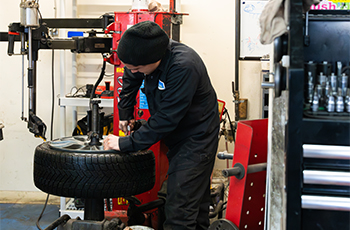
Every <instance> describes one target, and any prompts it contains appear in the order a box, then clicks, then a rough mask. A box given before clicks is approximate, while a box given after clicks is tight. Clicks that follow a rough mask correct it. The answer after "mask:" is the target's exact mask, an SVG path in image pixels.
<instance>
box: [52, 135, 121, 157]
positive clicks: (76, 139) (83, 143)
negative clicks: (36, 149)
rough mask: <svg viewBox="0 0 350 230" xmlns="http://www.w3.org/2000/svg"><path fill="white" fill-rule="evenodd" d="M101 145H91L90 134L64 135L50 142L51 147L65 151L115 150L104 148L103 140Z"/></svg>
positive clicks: (92, 151) (98, 151)
mask: <svg viewBox="0 0 350 230" xmlns="http://www.w3.org/2000/svg"><path fill="white" fill-rule="evenodd" d="M100 143H101V145H90V139H89V137H88V136H86V135H83V136H72V137H62V138H59V139H56V140H53V141H51V142H50V143H49V146H50V148H52V149H55V150H60V151H65V152H80V153H101V152H115V151H114V150H104V149H103V145H102V142H101V141H100Z"/></svg>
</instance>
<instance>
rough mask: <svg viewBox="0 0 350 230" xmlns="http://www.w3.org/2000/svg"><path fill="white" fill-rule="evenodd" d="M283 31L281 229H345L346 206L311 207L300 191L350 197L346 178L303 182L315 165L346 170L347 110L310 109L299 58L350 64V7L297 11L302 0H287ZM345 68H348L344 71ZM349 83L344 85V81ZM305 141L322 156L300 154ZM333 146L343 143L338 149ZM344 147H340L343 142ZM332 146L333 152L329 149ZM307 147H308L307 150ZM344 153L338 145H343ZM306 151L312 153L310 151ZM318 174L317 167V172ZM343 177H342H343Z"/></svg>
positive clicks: (349, 167) (349, 223)
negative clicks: (283, 200)
mask: <svg viewBox="0 0 350 230" xmlns="http://www.w3.org/2000/svg"><path fill="white" fill-rule="evenodd" d="M289 4H290V15H289V31H288V35H287V36H286V40H287V43H286V44H287V46H286V51H285V53H287V55H288V56H289V67H288V68H286V73H287V74H286V76H287V79H286V85H285V88H286V89H287V90H288V92H289V96H288V106H289V107H288V124H287V125H286V132H285V141H286V146H285V148H286V149H285V151H286V171H285V172H286V188H285V190H286V194H287V196H286V229H288V230H296V229H337V230H342V229H350V212H349V211H348V209H347V208H346V207H345V210H344V208H343V209H342V208H340V209H339V208H336V207H335V208H332V205H329V208H314V207H311V208H310V207H309V206H308V205H304V203H305V202H304V201H305V200H304V198H305V197H316V198H320V199H318V200H319V202H316V204H317V203H320V204H321V203H322V199H321V198H326V199H328V198H329V199H331V200H332V199H333V198H334V199H336V200H340V201H342V199H343V200H344V201H345V202H340V205H342V204H346V202H347V201H348V199H350V186H349V184H348V183H346V182H345V183H333V182H332V181H330V182H329V183H314V184H313V183H306V182H305V181H306V179H305V175H306V174H307V173H308V172H310V171H311V172H312V171H317V172H323V173H326V174H324V175H327V176H328V175H329V174H332V173H335V178H336V179H339V177H337V175H343V176H344V175H345V176H346V175H349V174H347V173H349V172H350V160H349V156H348V155H347V154H350V153H346V151H347V150H348V147H349V146H350V136H349V133H350V116H349V113H342V114H339V113H338V114H337V113H332V114H329V113H326V112H324V111H320V112H319V113H310V108H309V107H308V105H307V103H306V98H305V88H306V85H307V84H306V83H307V82H306V81H307V80H306V79H307V73H306V72H307V71H308V70H307V68H308V67H306V65H305V63H307V62H309V61H313V62H314V63H325V61H327V63H330V64H331V65H329V68H328V70H329V71H331V72H334V73H336V71H337V64H336V63H337V62H339V61H340V62H341V63H342V64H343V67H344V66H349V65H350V11H348V10H342V11H321V10H320V11H310V12H309V13H308V15H306V14H305V13H304V12H303V11H302V1H299V0H297V1H295V0H291V1H290V3H289ZM349 72H350V71H348V72H347V73H348V75H350V74H349ZM348 87H349V86H348ZM310 146H311V149H312V148H313V147H314V146H318V147H320V148H321V152H322V151H323V150H325V149H330V154H328V155H327V154H326V155H327V156H320V155H318V154H316V155H314V156H311V157H310V156H308V157H307V156H305V154H306V152H308V150H307V149H309V147H310ZM338 147H340V148H342V149H345V156H344V154H343V155H341V154H338V153H336V151H338ZM343 147H345V148H343ZM333 150H334V151H335V153H333ZM311 152H312V151H311ZM343 153H344V151H343ZM311 155H312V154H311ZM321 175H322V173H321ZM345 180H347V179H346V178H345Z"/></svg>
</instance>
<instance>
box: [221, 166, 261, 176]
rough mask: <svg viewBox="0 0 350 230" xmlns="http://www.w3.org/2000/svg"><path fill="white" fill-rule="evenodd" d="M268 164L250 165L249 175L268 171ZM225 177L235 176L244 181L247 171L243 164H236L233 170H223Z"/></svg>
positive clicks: (248, 168)
mask: <svg viewBox="0 0 350 230" xmlns="http://www.w3.org/2000/svg"><path fill="white" fill-rule="evenodd" d="M266 166H267V163H260V164H253V165H248V167H247V174H249V173H256V172H261V171H265V170H266ZM222 175H223V176H224V177H230V176H235V177H236V178H237V179H239V180H240V179H242V178H243V177H244V176H245V169H244V166H243V165H242V164H241V163H236V164H235V165H234V167H233V168H230V169H224V170H222Z"/></svg>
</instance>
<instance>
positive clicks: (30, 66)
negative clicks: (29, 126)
mask: <svg viewBox="0 0 350 230" xmlns="http://www.w3.org/2000/svg"><path fill="white" fill-rule="evenodd" d="M32 36H33V35H32V28H31V27H28V88H29V96H28V98H29V111H32V112H33V113H34V114H35V101H36V98H35V83H36V80H35V69H34V68H35V62H34V61H33V40H32V39H33V37H32Z"/></svg>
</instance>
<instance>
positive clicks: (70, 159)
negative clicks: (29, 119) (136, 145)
mask: <svg viewBox="0 0 350 230" xmlns="http://www.w3.org/2000/svg"><path fill="white" fill-rule="evenodd" d="M154 183H155V158H154V154H153V152H152V151H150V150H146V151H139V152H135V153H120V152H116V151H100V152H98V153H78V152H74V151H61V150H56V149H51V148H50V146H49V142H44V143H43V144H41V145H39V146H37V148H36V149H35V154H34V184H35V186H36V187H37V188H39V189H40V190H42V191H44V192H46V193H49V194H53V195H56V196H63V197H76V198H116V197H127V196H132V195H137V194H140V193H143V192H146V191H149V190H150V189H152V188H153V186H154Z"/></svg>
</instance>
